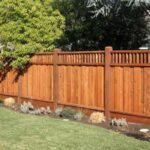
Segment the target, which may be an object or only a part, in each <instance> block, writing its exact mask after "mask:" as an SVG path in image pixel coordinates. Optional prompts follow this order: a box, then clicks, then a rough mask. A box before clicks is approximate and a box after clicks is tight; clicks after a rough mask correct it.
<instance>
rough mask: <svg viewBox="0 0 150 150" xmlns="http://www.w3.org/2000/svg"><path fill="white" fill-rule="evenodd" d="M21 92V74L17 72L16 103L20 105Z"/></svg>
mask: <svg viewBox="0 0 150 150" xmlns="http://www.w3.org/2000/svg"><path fill="white" fill-rule="evenodd" d="M21 92H22V75H21V74H19V76H18V97H17V100H18V104H19V105H21Z"/></svg>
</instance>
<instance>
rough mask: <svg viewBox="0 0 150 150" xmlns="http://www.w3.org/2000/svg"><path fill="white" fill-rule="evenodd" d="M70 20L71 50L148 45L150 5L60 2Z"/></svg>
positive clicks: (108, 0) (118, 0)
mask: <svg viewBox="0 0 150 150" xmlns="http://www.w3.org/2000/svg"><path fill="white" fill-rule="evenodd" d="M55 2H56V3H58V2H59V7H57V9H59V10H60V12H61V13H62V14H63V15H64V16H65V18H66V29H65V39H64V40H63V41H61V43H60V45H62V47H64V48H65V49H67V47H66V46H64V45H69V48H68V49H70V50H93V49H104V47H105V46H106V45H112V46H113V47H114V48H115V49H137V48H139V47H140V46H141V45H143V44H145V43H147V35H148V34H149V30H148V27H147V24H148V20H147V19H146V16H147V14H148V10H149V4H147V3H140V1H139V3H137V1H135V0H130V1H127V0H91V3H90V0H89V1H88V3H87V1H86V0H81V1H78V0H63V1H62V0H56V1H55Z"/></svg>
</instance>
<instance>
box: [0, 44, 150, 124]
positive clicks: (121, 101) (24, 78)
mask: <svg viewBox="0 0 150 150" xmlns="http://www.w3.org/2000/svg"><path fill="white" fill-rule="evenodd" d="M15 77H16V72H15V71H10V72H8V73H7V76H6V78H5V79H4V80H2V82H1V83H0V96H1V98H3V97H8V96H13V97H16V98H17V100H18V102H20V103H21V102H22V101H24V100H30V101H32V102H33V103H34V104H35V105H41V106H46V105H47V106H51V108H52V107H54V108H56V107H58V105H62V106H71V107H76V108H79V109H83V110H85V111H87V112H89V111H104V112H105V114H106V116H107V117H108V118H109V117H110V116H111V117H125V118H127V119H128V120H129V121H135V122H144V123H150V51H149V50H133V51H129V50H128V51H127V50H121V51H120V50H112V48H111V47H106V49H105V51H88V52H61V51H59V50H58V49H56V50H55V51H54V52H53V53H39V54H36V55H34V56H33V57H32V62H31V66H30V67H29V68H28V70H27V71H26V72H25V73H24V74H23V75H20V76H19V79H18V80H17V81H15Z"/></svg>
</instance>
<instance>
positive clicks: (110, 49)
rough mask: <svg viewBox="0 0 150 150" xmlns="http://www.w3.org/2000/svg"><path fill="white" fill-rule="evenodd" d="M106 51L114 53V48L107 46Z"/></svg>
mask: <svg viewBox="0 0 150 150" xmlns="http://www.w3.org/2000/svg"><path fill="white" fill-rule="evenodd" d="M105 50H109V51H112V50H113V48H112V46H106V47H105Z"/></svg>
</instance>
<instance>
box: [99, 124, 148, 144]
mask: <svg viewBox="0 0 150 150" xmlns="http://www.w3.org/2000/svg"><path fill="white" fill-rule="evenodd" d="M100 126H101V127H103V128H106V129H109V130H113V131H116V132H119V133H121V134H124V135H126V136H129V137H133V138H136V139H139V140H143V141H148V142H150V125H145V124H141V123H130V122H129V123H128V126H127V127H117V126H111V125H109V124H106V123H102V124H100ZM140 129H149V131H148V132H147V133H142V132H140Z"/></svg>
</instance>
